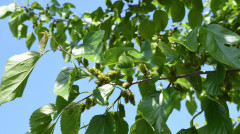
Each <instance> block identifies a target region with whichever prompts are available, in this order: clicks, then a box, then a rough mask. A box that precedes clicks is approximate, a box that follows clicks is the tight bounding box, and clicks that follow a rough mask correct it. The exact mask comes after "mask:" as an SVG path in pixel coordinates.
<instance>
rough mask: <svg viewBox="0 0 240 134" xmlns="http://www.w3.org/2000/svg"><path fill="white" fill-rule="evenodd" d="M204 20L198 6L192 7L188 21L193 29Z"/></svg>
mask: <svg viewBox="0 0 240 134" xmlns="http://www.w3.org/2000/svg"><path fill="white" fill-rule="evenodd" d="M202 21H203V16H202V13H201V11H199V10H198V9H197V8H192V9H191V10H190V12H189V13H188V22H189V25H190V27H191V28H192V29H193V28H195V27H197V26H201V25H202Z"/></svg>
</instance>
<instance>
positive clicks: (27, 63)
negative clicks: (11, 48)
mask: <svg viewBox="0 0 240 134" xmlns="http://www.w3.org/2000/svg"><path fill="white" fill-rule="evenodd" d="M40 57H41V56H40V54H39V53H38V52H35V51H28V52H26V53H23V54H20V55H15V56H13V57H11V58H9V59H8V61H7V63H6V65H5V70H4V74H3V76H2V80H1V85H0V104H3V103H6V102H9V101H12V100H14V99H15V98H17V97H21V96H22V94H23V91H24V88H25V86H26V84H27V80H28V77H29V75H30V73H31V72H32V70H33V68H34V66H35V64H36V63H37V61H38V60H39V58H40Z"/></svg>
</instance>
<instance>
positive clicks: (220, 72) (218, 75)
mask: <svg viewBox="0 0 240 134" xmlns="http://www.w3.org/2000/svg"><path fill="white" fill-rule="evenodd" d="M225 74H226V71H225V69H224V67H223V66H222V65H220V64H218V66H217V70H216V71H214V72H210V73H208V74H207V79H206V81H205V83H204V85H205V88H206V92H207V93H208V94H210V95H213V96H215V95H221V94H222V90H221V85H222V82H223V80H224V79H225Z"/></svg>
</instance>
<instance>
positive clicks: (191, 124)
mask: <svg viewBox="0 0 240 134" xmlns="http://www.w3.org/2000/svg"><path fill="white" fill-rule="evenodd" d="M202 112H203V110H202V111H200V112H199V113H197V114H196V115H194V116H193V118H192V120H191V121H190V126H191V127H192V126H193V120H194V119H195V118H196V117H197V116H198V115H200V114H201V113H202Z"/></svg>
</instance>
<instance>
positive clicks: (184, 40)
mask: <svg viewBox="0 0 240 134" xmlns="http://www.w3.org/2000/svg"><path fill="white" fill-rule="evenodd" d="M197 34H198V28H197V27H196V28H194V29H193V30H192V31H191V32H189V33H188V35H187V37H185V36H183V35H181V34H178V33H174V34H173V35H172V36H171V37H169V38H168V39H169V41H172V42H178V43H180V44H182V45H184V46H185V47H186V48H188V49H189V50H191V51H193V52H195V51H196V50H197V48H198V41H197Z"/></svg>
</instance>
